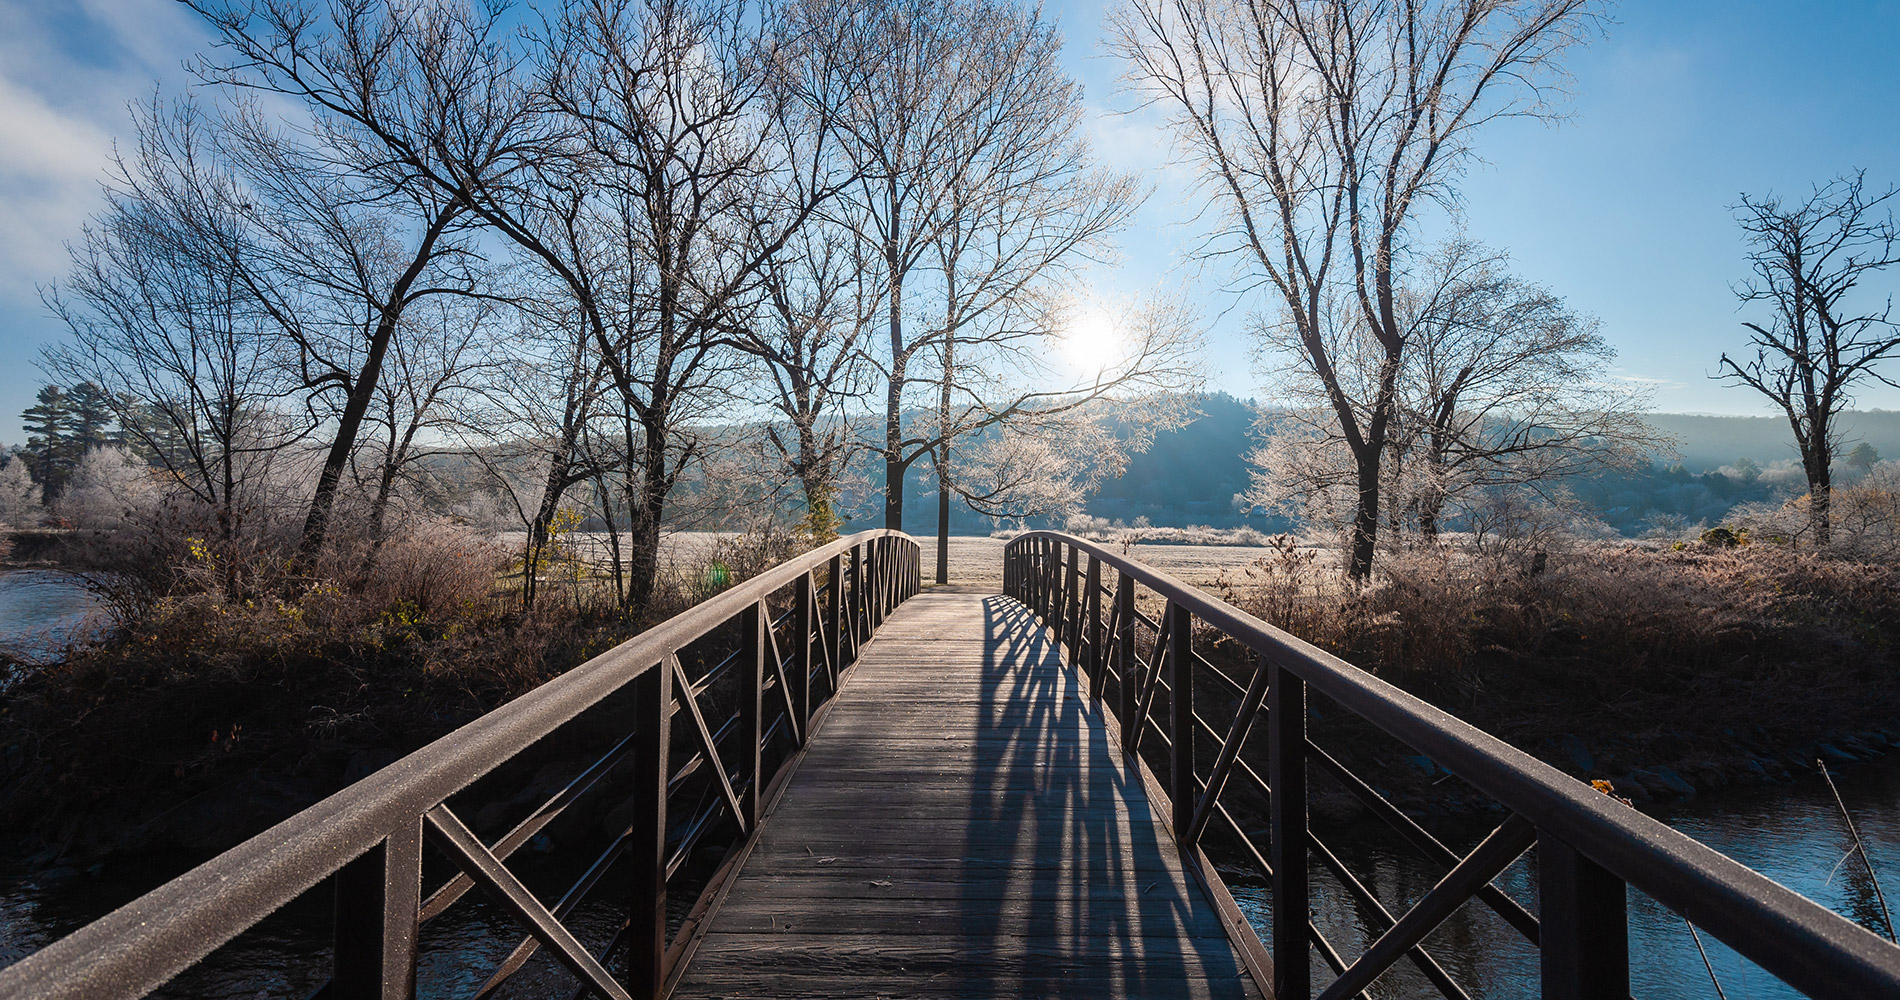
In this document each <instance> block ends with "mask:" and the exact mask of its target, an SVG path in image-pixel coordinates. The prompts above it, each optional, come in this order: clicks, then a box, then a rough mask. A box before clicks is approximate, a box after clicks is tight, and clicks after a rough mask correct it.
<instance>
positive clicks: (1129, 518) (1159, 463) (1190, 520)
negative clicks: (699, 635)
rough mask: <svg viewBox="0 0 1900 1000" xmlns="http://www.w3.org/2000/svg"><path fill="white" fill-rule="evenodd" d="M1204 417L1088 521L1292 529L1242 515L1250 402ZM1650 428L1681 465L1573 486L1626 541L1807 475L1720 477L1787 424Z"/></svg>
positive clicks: (982, 523)
mask: <svg viewBox="0 0 1900 1000" xmlns="http://www.w3.org/2000/svg"><path fill="white" fill-rule="evenodd" d="M1199 408H1200V410H1201V416H1200V417H1199V418H1197V419H1195V420H1194V421H1193V422H1192V423H1189V424H1188V425H1186V426H1185V427H1182V428H1180V429H1178V430H1173V431H1167V432H1164V433H1161V434H1157V435H1156V436H1155V441H1154V445H1153V447H1151V448H1149V449H1148V450H1147V451H1146V452H1144V453H1142V454H1140V455H1136V456H1134V457H1133V459H1131V460H1130V462H1129V465H1128V471H1127V472H1126V473H1125V474H1124V475H1122V476H1121V477H1120V478H1118V479H1115V480H1112V481H1109V482H1106V483H1103V484H1102V487H1101V489H1100V490H1098V491H1097V492H1096V494H1095V496H1094V497H1093V498H1092V499H1091V500H1090V501H1089V503H1088V506H1087V512H1088V513H1089V514H1091V515H1093V516H1095V517H1104V518H1109V519H1112V520H1119V521H1122V522H1125V523H1133V522H1134V521H1135V520H1136V519H1137V518H1144V517H1145V518H1147V519H1148V523H1150V524H1153V525H1155V526H1157V527H1187V526H1189V525H1198V524H1204V525H1209V526H1212V527H1217V528H1222V527H1239V526H1241V525H1249V526H1252V527H1254V528H1258V529H1260V530H1262V531H1284V530H1287V529H1288V528H1289V527H1291V526H1290V525H1289V524H1288V523H1287V522H1286V521H1285V520H1283V519H1280V518H1269V517H1263V516H1261V515H1259V514H1249V513H1245V512H1243V511H1240V510H1238V509H1236V507H1235V506H1234V495H1235V494H1237V493H1241V492H1244V491H1245V490H1246V489H1247V484H1248V471H1249V470H1248V468H1247V452H1248V451H1249V450H1250V448H1251V447H1252V443H1253V433H1254V410H1253V406H1252V405H1251V401H1247V400H1241V399H1236V398H1234V397H1233V396H1229V395H1225V394H1216V395H1211V396H1207V397H1205V398H1203V399H1202V400H1201V401H1200V403H1199ZM1647 419H1648V421H1649V423H1650V425H1651V426H1653V427H1655V428H1656V429H1657V430H1658V431H1661V432H1662V433H1664V434H1666V435H1669V436H1670V437H1672V438H1674V439H1675V449H1676V455H1677V456H1679V458H1678V457H1674V456H1659V457H1658V460H1657V461H1656V462H1655V463H1653V464H1652V466H1651V467H1650V468H1649V469H1647V470H1644V471H1641V472H1637V473H1633V474H1631V475H1627V476H1599V477H1595V478H1592V479H1590V480H1587V481H1579V482H1576V483H1573V484H1571V488H1572V490H1573V491H1574V492H1575V493H1576V494H1577V495H1578V497H1579V498H1580V499H1582V500H1583V501H1584V502H1585V503H1587V504H1589V505H1590V506H1591V507H1593V508H1595V509H1596V511H1597V512H1598V514H1599V516H1601V517H1602V518H1603V519H1604V520H1605V521H1607V522H1608V523H1609V524H1611V525H1612V526H1613V527H1615V528H1616V529H1617V530H1619V531H1622V532H1624V533H1626V534H1636V533H1639V532H1641V531H1643V530H1645V529H1646V528H1648V527H1649V526H1651V525H1652V524H1654V523H1656V522H1657V521H1658V519H1679V520H1681V521H1683V522H1686V523H1688V524H1696V523H1698V522H1709V523H1714V522H1715V521H1718V520H1720V519H1721V517H1722V516H1723V514H1725V513H1726V512H1727V511H1728V509H1729V508H1730V507H1733V506H1734V505H1735V504H1738V503H1745V502H1750V501H1762V500H1771V499H1776V498H1778V497H1780V496H1783V495H1785V494H1787V493H1788V492H1790V491H1791V489H1792V488H1793V487H1792V484H1793V482H1794V480H1795V479H1797V478H1798V473H1796V472H1793V471H1788V470H1784V471H1783V472H1782V473H1780V474H1778V475H1768V476H1763V477H1761V478H1760V479H1759V480H1757V479H1754V478H1747V479H1745V480H1744V479H1729V478H1728V477H1725V476H1722V475H1719V474H1717V470H1719V469H1721V468H1722V467H1723V466H1732V465H1733V464H1734V463H1735V462H1736V460H1738V459H1741V458H1747V459H1750V460H1752V461H1753V462H1754V463H1755V464H1756V465H1758V466H1761V467H1763V468H1768V467H1770V466H1772V465H1774V464H1775V463H1777V462H1787V461H1791V460H1794V459H1796V458H1797V457H1798V456H1797V454H1796V452H1795V450H1794V445H1793V438H1792V436H1791V434H1790V433H1789V431H1788V425H1787V423H1786V421H1783V420H1781V419H1780V418H1776V417H1724V416H1708V415H1701V414H1687V413H1655V414H1650V415H1649V416H1648V417H1647ZM1841 419H1842V435H1841V439H1842V441H1843V442H1844V443H1845V447H1844V448H1843V450H1845V448H1847V447H1852V446H1853V445H1855V444H1857V443H1859V442H1861V441H1865V442H1867V443H1868V444H1870V445H1872V446H1873V447H1874V448H1875V449H1876V450H1877V451H1879V453H1880V455H1881V456H1882V457H1883V458H1900V411H1893V410H1871V411H1860V412H1853V413H1847V414H1843V415H1842V418H1841ZM865 472H866V475H867V479H869V480H870V481H875V476H874V475H871V473H872V470H870V469H868V468H867V469H866V470H865ZM906 487H907V488H906V490H905V501H904V503H905V508H904V527H905V529H906V530H908V531H911V532H924V533H934V532H935V531H936V528H937V498H936V493H935V492H934V488H933V486H932V483H931V481H930V477H929V468H928V464H927V463H923V462H920V463H918V465H917V466H915V467H913V469H912V470H911V476H910V479H909V481H908V483H906ZM880 517H881V515H880V514H878V513H877V512H875V511H866V512H865V515H864V516H863V517H860V518H859V519H858V520H855V521H853V522H852V523H851V526H852V527H854V528H865V527H872V526H873V525H875V524H878V523H880V520H879V518H880ZM1031 523H1032V525H1033V526H1037V527H1044V526H1049V525H1046V524H1039V523H1036V522H1034V521H1032V522H1031ZM994 526H995V525H994V522H993V521H992V519H990V518H987V517H981V516H979V515H977V514H975V513H973V512H971V511H970V510H969V508H967V507H964V506H963V505H961V504H958V505H957V506H956V507H954V508H953V509H952V512H951V531H953V532H955V533H957V534H987V533H988V532H989V531H990V530H992V528H993V527H994Z"/></svg>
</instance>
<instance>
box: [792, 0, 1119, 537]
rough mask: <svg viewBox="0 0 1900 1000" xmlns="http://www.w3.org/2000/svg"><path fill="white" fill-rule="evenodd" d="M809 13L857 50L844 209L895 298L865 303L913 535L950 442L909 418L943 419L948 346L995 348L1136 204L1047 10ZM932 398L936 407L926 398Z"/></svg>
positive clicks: (908, 2) (892, 472)
mask: <svg viewBox="0 0 1900 1000" xmlns="http://www.w3.org/2000/svg"><path fill="white" fill-rule="evenodd" d="M795 17H796V20H797V22H798V23H799V24H800V25H801V27H802V30H804V31H805V32H808V33H809V34H811V35H813V36H815V37H817V38H820V39H823V40H824V44H826V45H827V46H829V47H834V48H840V49H845V50H848V51H851V52H853V53H854V54H855V65H854V67H853V68H852V74H853V75H852V76H850V77H849V81H850V83H851V84H852V85H851V86H848V87H844V88H840V89H838V90H837V91H835V93H836V94H837V95H838V97H839V98H840V100H839V105H838V107H837V109H836V128H837V129H838V130H839V132H840V133H841V138H842V149H843V152H842V155H843V156H844V157H846V158H847V159H848V160H849V162H850V165H851V167H852V173H853V175H854V177H855V181H854V183H852V184H851V186H850V187H849V188H847V189H846V191H845V192H844V194H843V195H842V200H843V202H844V203H845V206H844V207H842V208H840V209H838V210H837V211H838V212H839V214H841V215H848V217H849V225H851V226H852V228H853V229H855V230H856V231H857V232H858V235H859V238H860V239H862V240H863V241H864V242H865V257H866V258H867V260H868V262H869V263H871V264H873V265H874V266H875V267H876V269H877V275H876V278H877V286H878V289H879V291H881V293H882V298H881V300H879V301H877V302H875V303H867V304H874V305H875V306H877V307H879V311H880V312H881V313H882V314H883V315H882V317H881V319H882V326H883V331H882V333H883V336H882V337H880V338H879V341H880V342H879V344H878V345H877V346H878V350H877V352H876V353H875V355H874V357H875V358H876V361H877V364H878V365H879V368H880V372H879V375H880V381H881V382H882V383H883V396H884V398H883V400H882V403H883V406H882V411H883V412H882V414H881V416H882V418H883V426H882V427H881V428H879V431H880V433H878V434H877V435H875V437H874V439H872V440H871V441H869V442H867V445H868V447H870V448H871V449H872V450H874V451H876V452H877V453H878V454H879V456H880V458H881V459H882V462H883V465H884V494H885V495H884V520H885V523H886V525H888V526H891V527H901V526H902V522H903V510H904V489H903V485H904V478H905V474H906V473H907V472H908V470H909V469H910V467H911V466H912V465H913V464H914V463H915V462H917V461H918V460H920V459H922V458H924V457H926V456H928V455H931V454H933V453H934V452H935V451H936V450H937V449H938V447H939V445H940V444H941V440H940V438H941V435H938V434H930V433H925V432H924V431H922V430H921V428H920V426H913V424H912V423H911V422H909V421H907V419H906V417H907V414H909V413H911V412H913V410H915V409H919V408H922V407H924V406H929V407H930V408H931V409H936V410H939V411H941V408H942V404H941V395H942V392H943V382H942V381H941V379H940V378H937V377H933V376H936V375H938V374H939V373H941V372H945V371H948V372H952V373H954V372H957V371H959V370H962V369H964V368H966V367H967V366H966V365H965V364H964V363H963V362H959V361H958V360H957V358H956V357H955V355H956V350H955V345H954V344H951V343H949V341H951V340H952V339H955V340H959V341H962V340H968V339H973V338H976V337H978V336H987V335H988V334H978V333H977V332H976V331H977V330H978V329H980V328H981V325H982V324H984V323H985V322H986V321H988V320H990V319H991V317H993V316H994V315H997V314H1000V313H1002V312H1005V311H1007V310H1008V309H1009V308H1011V301H1012V300H1015V299H1023V300H1027V299H1029V298H1031V297H1032V296H1033V295H1034V294H1035V293H1036V292H1037V291H1039V290H1040V288H1039V286H1041V285H1043V284H1045V283H1047V282H1049V281H1051V280H1052V279H1055V278H1057V277H1059V276H1060V275H1061V273H1062V272H1064V271H1065V270H1066V269H1067V268H1070V267H1073V266H1074V265H1076V264H1079V263H1081V262H1083V261H1084V260H1086V259H1087V256H1088V254H1089V253H1090V252H1091V248H1092V247H1093V246H1095V245H1096V244H1097V243H1098V241H1099V240H1100V239H1101V238H1102V237H1103V236H1104V235H1106V234H1107V233H1109V232H1111V231H1112V230H1113V229H1115V228H1117V227H1118V226H1120V225H1121V224H1122V222H1123V221H1124V220H1125V219H1126V217H1127V215H1128V213H1129V212H1130V211H1131V210H1132V208H1133V205H1134V204H1135V203H1136V202H1137V201H1138V196H1139V192H1138V191H1137V190H1136V188H1135V185H1134V184H1133V182H1132V180H1130V179H1128V178H1125V177H1119V176H1115V175H1111V174H1107V173H1103V172H1100V171H1098V170H1097V169H1096V168H1095V167H1094V166H1093V164H1092V163H1091V161H1090V157H1089V151H1088V146H1087V143H1086V141H1085V139H1084V138H1083V137H1082V135H1081V130H1080V122H1079V113H1080V107H1081V104H1080V101H1081V94H1080V89H1079V87H1078V86H1077V85H1076V84H1075V83H1074V82H1073V81H1072V80H1070V79H1068V78H1067V76H1066V75H1064V74H1063V73H1062V72H1061V70H1060V68H1059V66H1058V64H1057V55H1058V53H1059V51H1060V45H1061V41H1060V38H1059V36H1058V35H1057V34H1056V32H1055V29H1054V26H1053V25H1051V24H1049V23H1047V22H1045V21H1043V20H1042V18H1041V15H1040V12H1038V11H1031V10H1026V9H1024V8H1022V7H1020V6H1018V5H1016V4H1013V3H1008V2H986V0H900V2H892V3H885V4H877V5H869V6H864V5H850V4H830V3H821V2H817V0H810V2H806V3H802V4H800V5H799V6H798V7H797V9H796V15H795ZM1005 222H1014V223H1018V224H1019V225H1018V226H1017V227H1016V228H1014V229H1005V228H1003V227H1002V225H1001V224H1003V223H1005ZM986 240H989V241H990V242H985V241H986ZM979 257H981V258H982V259H981V260H979V259H978V258H979ZM1005 325H1006V324H1005ZM998 328H1000V326H999V327H998ZM1021 332H1022V328H1021V327H1020V325H1018V326H1016V327H1015V328H1014V331H1013V333H1012V335H1013V334H1014V333H1021ZM1044 332H1045V333H1047V332H1048V331H1044ZM946 350H948V351H949V355H950V356H949V358H948V363H947V364H946V363H944V358H945V352H946ZM933 368H935V369H936V370H935V371H933V370H932V369H933ZM933 388H934V389H936V390H937V393H936V395H938V396H939V399H938V400H934V401H932V402H933V403H935V404H936V405H934V406H932V405H931V404H927V403H925V402H924V400H922V399H919V398H917V396H918V394H919V393H920V392H922V391H928V390H930V389H933ZM939 423H941V421H939Z"/></svg>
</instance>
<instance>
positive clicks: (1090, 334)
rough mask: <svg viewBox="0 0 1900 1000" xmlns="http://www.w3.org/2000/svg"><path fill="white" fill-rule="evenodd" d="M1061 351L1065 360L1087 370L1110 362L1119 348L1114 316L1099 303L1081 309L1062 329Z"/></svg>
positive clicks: (1089, 371) (1118, 334)
mask: <svg viewBox="0 0 1900 1000" xmlns="http://www.w3.org/2000/svg"><path fill="white" fill-rule="evenodd" d="M1061 351H1062V356H1063V357H1064V358H1066V359H1067V360H1068V362H1069V364H1071V365H1073V366H1075V367H1076V368H1077V369H1078V370H1080V371H1083V372H1087V373H1089V374H1094V373H1096V372H1099V371H1102V370H1103V369H1105V368H1108V367H1109V366H1110V365H1113V364H1114V363H1115V362H1116V361H1117V360H1118V359H1119V358H1120V356H1121V352H1122V338H1121V333H1120V331H1119V330H1117V329H1116V324H1115V318H1114V317H1113V316H1111V315H1109V313H1108V311H1107V310H1105V309H1103V308H1101V307H1100V306H1091V307H1089V308H1086V309H1084V310H1082V311H1081V313H1080V314H1079V315H1077V316H1076V317H1075V318H1074V319H1073V320H1071V321H1070V322H1069V324H1068V329H1067V330H1065V331H1064V332H1063V334H1062V343H1061Z"/></svg>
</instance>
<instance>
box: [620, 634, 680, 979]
mask: <svg viewBox="0 0 1900 1000" xmlns="http://www.w3.org/2000/svg"><path fill="white" fill-rule="evenodd" d="M633 701H634V736H635V739H634V744H633V760H632V761H631V763H632V765H633V773H632V785H633V788H632V789H631V791H630V797H631V799H632V801H633V802H634V803H635V804H636V806H637V808H638V810H640V811H637V812H636V813H635V817H636V822H635V823H634V825H633V831H632V832H631V833H629V834H628V835H627V864H628V865H629V866H630V867H631V869H632V885H631V886H629V887H628V892H629V896H628V905H627V992H629V993H631V994H633V995H634V996H636V997H643V998H657V997H658V996H659V995H660V990H661V988H662V987H664V986H665V984H666V786H667V779H668V778H669V777H670V776H671V775H670V773H669V768H668V765H667V743H668V740H669V737H670V731H671V728H672V721H673V678H672V676H671V675H670V671H668V669H667V667H666V664H664V663H661V664H656V665H655V666H653V667H651V668H650V669H648V670H647V671H646V673H643V674H641V675H640V676H639V677H636V678H634V681H633ZM641 812H645V814H646V815H641V814H640V813H641Z"/></svg>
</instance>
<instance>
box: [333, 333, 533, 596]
mask: <svg viewBox="0 0 1900 1000" xmlns="http://www.w3.org/2000/svg"><path fill="white" fill-rule="evenodd" d="M512 312H513V310H511V309H508V308H507V307H505V306H503V305H501V304H500V303H498V302H495V301H492V300H487V299H469V298H462V297H454V298H449V297H439V298H436V299H434V300H432V301H430V302H428V303H426V304H424V305H422V306H418V307H412V308H408V309H405V310H404V313H405V318H404V320H403V323H404V327H405V329H404V330H403V331H402V333H401V335H399V336H396V337H393V338H391V344H390V347H389V352H388V354H389V356H388V361H387V366H386V367H387V373H386V375H385V376H384V377H383V378H381V379H379V380H378V383H377V391H376V398H375V400H374V402H373V404H372V405H371V407H370V408H369V410H368V414H367V420H368V422H369V423H370V425H371V433H373V434H374V435H375V440H374V441H373V443H372V447H368V448H360V449H358V450H357V452H356V453H355V455H354V456H353V458H354V464H355V465H356V466H357V467H358V468H357V475H358V477H359V479H361V480H363V481H364V485H365V486H366V487H367V489H365V491H364V492H365V493H366V495H367V501H368V506H369V542H370V548H369V552H368V553H367V554H366V556H365V560H366V563H367V562H368V561H370V560H373V559H374V558H375V556H376V554H377V553H378V552H380V551H381V549H382V546H383V542H384V541H385V540H386V535H387V531H388V521H389V509H390V506H391V504H392V503H393V502H394V500H395V498H396V495H397V491H398V488H399V487H401V486H403V485H405V484H407V485H409V486H412V487H414V486H419V485H421V484H420V481H419V479H420V477H419V476H418V475H417V470H418V469H419V468H420V467H421V466H422V465H423V463H425V462H427V461H428V460H429V459H431V458H435V457H439V456H442V455H447V454H459V453H461V452H462V451H463V450H464V449H465V447H466V445H465V444H464V442H465V441H467V440H468V438H469V437H470V436H471V432H472V433H475V434H479V433H481V432H483V431H484V430H485V429H486V428H488V427H490V426H492V424H493V421H492V420H491V419H489V417H488V414H487V412H486V411H487V407H486V406H485V405H484V404H485V402H486V400H487V397H488V392H489V390H488V387H489V386H490V385H491V384H493V383H494V382H495V381H497V380H498V379H499V378H501V377H502V371H503V370H504V364H505V361H504V359H503V357H502V352H501V351H500V350H499V344H500V342H501V340H502V335H501V333H500V331H499V330H498V329H497V328H498V327H500V326H501V325H502V324H503V323H505V322H507V320H508V319H509V318H512V317H511V316H509V315H508V314H511V313H512ZM366 443H369V442H366Z"/></svg>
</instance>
